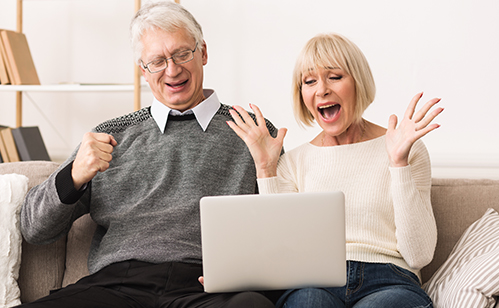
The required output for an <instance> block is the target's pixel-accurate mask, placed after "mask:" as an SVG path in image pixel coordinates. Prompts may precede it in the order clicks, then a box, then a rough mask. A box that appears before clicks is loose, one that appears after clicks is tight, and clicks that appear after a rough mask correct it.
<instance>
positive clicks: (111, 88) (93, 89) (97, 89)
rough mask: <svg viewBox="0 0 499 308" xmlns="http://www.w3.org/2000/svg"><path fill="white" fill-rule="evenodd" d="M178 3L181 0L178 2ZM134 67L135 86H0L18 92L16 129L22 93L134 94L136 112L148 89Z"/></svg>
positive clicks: (20, 14)
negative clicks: (141, 95) (142, 93)
mask: <svg viewBox="0 0 499 308" xmlns="http://www.w3.org/2000/svg"><path fill="white" fill-rule="evenodd" d="M16 1H17V26H16V31H17V32H22V31H23V0H16ZM134 1H135V12H136V11H138V10H139V9H140V7H141V0H134ZM176 2H177V3H178V2H179V0H176ZM133 65H134V83H133V84H126V85H122V84H117V85H114V84H111V85H108V84H103V85H100V84H97V85H93V84H92V85H87V84H85V85H80V84H60V85H0V91H2V92H7V91H9V92H16V127H20V126H22V98H23V97H22V92H133V94H134V110H139V109H140V108H141V104H140V94H141V89H142V88H144V89H147V86H146V85H141V83H140V77H141V72H140V68H139V67H138V66H137V65H135V64H133Z"/></svg>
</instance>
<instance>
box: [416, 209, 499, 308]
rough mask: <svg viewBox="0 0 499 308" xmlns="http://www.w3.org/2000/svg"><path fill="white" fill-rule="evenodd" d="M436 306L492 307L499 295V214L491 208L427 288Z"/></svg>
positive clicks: (451, 307) (474, 225) (452, 253)
mask: <svg viewBox="0 0 499 308" xmlns="http://www.w3.org/2000/svg"><path fill="white" fill-rule="evenodd" d="M424 289H425V291H426V292H427V293H428V295H429V296H430V297H431V298H432V300H433V302H434V304H435V306H436V307H441V308H460V307H462V308H491V307H494V306H495V303H496V300H495V299H494V296H496V295H499V214H498V213H497V212H496V211H495V210H494V209H488V210H487V212H486V213H485V215H484V216H483V217H482V218H480V219H479V220H477V221H476V222H475V223H474V224H472V225H471V226H470V227H469V228H468V229H467V230H466V231H465V232H464V234H463V236H462V237H461V239H460V240H459V241H458V243H457V244H456V246H455V247H454V249H453V251H452V252H451V254H450V255H449V257H448V258H447V260H446V261H445V263H444V264H443V265H442V266H441V267H440V268H439V269H438V271H437V272H436V273H435V274H434V275H433V277H432V278H431V279H430V280H429V281H428V282H427V283H426V284H425V285H424Z"/></svg>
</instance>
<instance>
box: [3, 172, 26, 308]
mask: <svg viewBox="0 0 499 308" xmlns="http://www.w3.org/2000/svg"><path fill="white" fill-rule="evenodd" d="M27 191H28V178H27V177H25V176H24V175H19V174H4V175H0V264H2V266H1V267H0V307H12V306H14V305H19V304H20V303H21V301H20V298H21V292H20V290H19V286H18V284H17V278H18V277H19V268H20V266H21V243H22V236H21V231H20V229H19V225H20V221H19V212H20V210H21V205H22V202H23V200H24V196H25V195H26V192H27Z"/></svg>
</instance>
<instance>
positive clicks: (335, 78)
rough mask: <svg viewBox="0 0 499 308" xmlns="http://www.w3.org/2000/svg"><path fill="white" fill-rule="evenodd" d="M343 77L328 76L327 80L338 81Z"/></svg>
mask: <svg viewBox="0 0 499 308" xmlns="http://www.w3.org/2000/svg"><path fill="white" fill-rule="evenodd" d="M342 77H343V76H330V77H329V79H331V80H340V79H341V78H342Z"/></svg>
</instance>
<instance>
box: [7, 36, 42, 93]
mask: <svg viewBox="0 0 499 308" xmlns="http://www.w3.org/2000/svg"><path fill="white" fill-rule="evenodd" d="M0 84H2V85H6V84H12V85H39V84H40V80H39V79H38V74H37V72H36V69H35V64H34V62H33V58H32V57H31V52H30V50H29V46H28V40H27V39H26V36H25V35H24V34H23V33H20V32H15V31H10V30H2V29H0Z"/></svg>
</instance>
